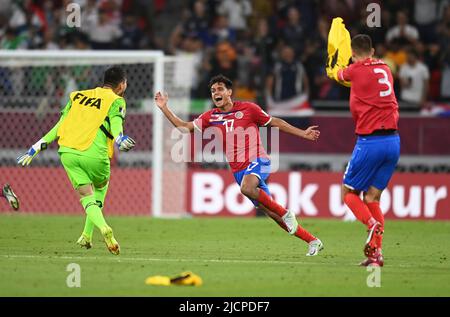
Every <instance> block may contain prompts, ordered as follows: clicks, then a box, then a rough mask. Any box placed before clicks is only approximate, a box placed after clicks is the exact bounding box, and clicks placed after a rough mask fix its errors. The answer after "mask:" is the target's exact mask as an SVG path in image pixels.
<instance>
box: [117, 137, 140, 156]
mask: <svg viewBox="0 0 450 317" xmlns="http://www.w3.org/2000/svg"><path fill="white" fill-rule="evenodd" d="M116 145H117V146H118V147H119V150H120V151H123V152H128V151H129V150H131V149H132V148H134V146H135V145H136V142H135V141H134V140H133V139H132V138H130V137H129V136H128V135H123V134H122V132H121V133H120V134H119V136H118V137H117V138H116Z"/></svg>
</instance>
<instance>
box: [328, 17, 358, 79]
mask: <svg viewBox="0 0 450 317" xmlns="http://www.w3.org/2000/svg"><path fill="white" fill-rule="evenodd" d="M343 22H344V20H342V18H339V17H337V18H334V19H333V22H332V23H331V28H330V32H329V33H328V48H327V50H328V61H327V67H326V71H327V76H328V77H329V78H331V79H334V80H335V81H337V82H338V83H340V84H341V85H344V86H346V87H350V85H351V84H350V82H345V81H340V80H339V79H338V77H337V73H338V71H339V70H340V69H343V68H345V67H347V66H348V64H349V62H350V59H351V57H352V48H351V38H350V33H349V32H348V30H347V29H346V28H345V24H344V23H343Z"/></svg>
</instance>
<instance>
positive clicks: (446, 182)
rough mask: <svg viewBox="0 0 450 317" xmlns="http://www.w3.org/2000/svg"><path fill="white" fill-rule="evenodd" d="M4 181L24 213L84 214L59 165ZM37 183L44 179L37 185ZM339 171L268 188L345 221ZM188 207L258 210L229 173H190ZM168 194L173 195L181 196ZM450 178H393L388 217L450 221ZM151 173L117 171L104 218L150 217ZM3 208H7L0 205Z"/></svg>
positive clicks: (299, 206) (196, 212)
mask: <svg viewBox="0 0 450 317" xmlns="http://www.w3.org/2000/svg"><path fill="white" fill-rule="evenodd" d="M0 180H1V181H2V182H10V184H11V185H12V186H13V187H14V188H15V190H16V193H17V194H18V195H19V197H20V200H21V211H22V212H24V213H50V214H60V213H62V214H82V213H83V210H82V208H81V206H80V204H79V202H78V199H77V196H76V194H75V192H74V191H73V190H72V189H71V184H70V182H69V180H68V179H67V177H66V175H65V172H64V170H63V169H62V168H60V167H45V168H41V167H32V168H28V169H25V168H18V167H1V168H0ZM36 180H40V181H39V182H38V181H36ZM341 180H342V174H341V173H330V172H277V173H274V174H272V175H271V176H270V179H269V187H270V189H271V191H272V193H273V195H274V196H275V199H276V200H277V201H279V202H280V203H281V204H283V205H285V206H288V207H289V209H291V210H293V211H294V212H295V213H296V214H298V215H300V216H302V217H318V218H342V217H343V216H344V214H345V213H346V210H347V209H346V207H345V206H344V205H343V204H342V203H341V199H340V184H341ZM186 186H187V189H188V190H187V193H188V195H187V197H186V209H187V210H188V212H189V213H190V214H191V215H193V216H199V217H204V216H224V217H234V216H240V217H253V216H255V215H256V212H255V210H254V208H253V206H252V204H251V202H250V201H248V200H247V199H244V197H243V196H242V195H241V194H240V192H239V187H238V186H237V185H236V184H235V182H234V178H233V176H232V175H231V173H230V172H229V171H226V170H190V171H189V172H188V177H187V184H186ZM176 188H177V187H176V186H174V191H173V192H172V193H168V194H169V195H171V196H172V195H173V197H175V196H176V195H177V194H178V193H177V190H176ZM449 189H450V176H449V175H448V174H416V173H414V174H409V173H401V174H400V173H399V174H396V175H394V177H393V179H392V181H391V183H390V185H389V187H388V190H387V191H386V192H385V193H384V194H383V197H382V204H381V207H382V209H383V211H384V212H385V214H386V218H388V219H422V220H447V221H448V220H450V192H449ZM150 193H151V171H150V170H149V169H144V168H113V169H112V178H111V183H110V187H109V193H108V196H107V200H106V204H105V213H106V214H115V215H150V214H151V194H150ZM0 210H1V211H6V210H9V209H8V205H7V204H6V202H5V201H4V200H2V201H1V202H0Z"/></svg>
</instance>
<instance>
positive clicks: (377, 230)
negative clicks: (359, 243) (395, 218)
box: [364, 222, 384, 258]
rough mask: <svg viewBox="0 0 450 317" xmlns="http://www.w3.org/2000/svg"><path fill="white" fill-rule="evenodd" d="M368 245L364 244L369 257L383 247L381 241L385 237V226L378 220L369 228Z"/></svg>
mask: <svg viewBox="0 0 450 317" xmlns="http://www.w3.org/2000/svg"><path fill="white" fill-rule="evenodd" d="M368 232H369V234H368V236H367V240H366V245H365V246H364V255H365V256H366V257H368V258H370V257H374V256H375V254H376V251H377V250H378V249H379V248H380V247H381V241H382V239H383V233H384V228H383V226H382V225H381V223H379V222H376V223H375V224H374V225H373V226H372V227H370V229H369V230H368Z"/></svg>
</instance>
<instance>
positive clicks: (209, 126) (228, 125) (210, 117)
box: [194, 101, 272, 173]
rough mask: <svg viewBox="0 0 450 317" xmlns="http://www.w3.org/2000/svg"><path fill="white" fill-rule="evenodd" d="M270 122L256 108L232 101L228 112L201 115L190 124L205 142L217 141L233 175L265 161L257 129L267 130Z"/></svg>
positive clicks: (248, 104) (249, 103)
mask: <svg viewBox="0 0 450 317" xmlns="http://www.w3.org/2000/svg"><path fill="white" fill-rule="evenodd" d="M271 120H272V117H271V116H270V115H268V114H267V113H266V112H264V111H263V110H262V109H261V108H260V107H259V106H258V105H257V104H254V103H252V102H241V101H235V102H233V108H231V110H230V111H228V112H222V111H220V109H218V108H213V109H211V110H209V111H207V112H204V113H203V114H201V115H200V116H199V117H198V118H197V119H195V120H194V127H195V128H196V129H197V130H198V131H201V132H203V139H205V140H211V141H210V142H213V141H215V140H217V139H216V138H220V140H221V141H222V142H221V143H222V146H223V150H224V152H225V156H226V158H227V160H228V163H229V164H230V167H231V169H232V171H233V173H235V172H238V171H241V170H243V169H246V168H247V167H248V166H249V165H250V163H251V162H252V161H253V160H255V159H256V158H258V157H264V158H268V155H267V153H266V151H265V150H264V147H263V146H262V142H261V137H260V135H259V127H261V126H267V125H268V124H269V123H270V121H271ZM212 135H214V137H213V136H212ZM208 148H211V147H208ZM205 149H206V146H205V147H204V150H205ZM215 150H217V149H215Z"/></svg>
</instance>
